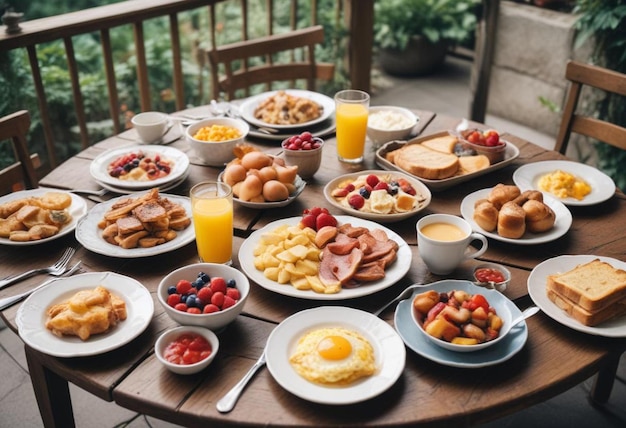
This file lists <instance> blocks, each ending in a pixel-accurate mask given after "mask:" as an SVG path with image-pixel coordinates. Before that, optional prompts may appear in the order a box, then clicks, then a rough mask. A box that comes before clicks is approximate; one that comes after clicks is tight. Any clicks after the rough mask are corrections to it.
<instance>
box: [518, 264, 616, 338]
mask: <svg viewBox="0 0 626 428" xmlns="http://www.w3.org/2000/svg"><path fill="white" fill-rule="evenodd" d="M594 259H600V260H601V261H603V262H606V263H609V264H610V265H612V266H613V267H614V268H617V269H622V270H626V262H623V261H621V260H617V259H614V258H611V257H603V256H594V255H564V256H557V257H553V258H551V259H548V260H545V261H543V262H541V263H539V264H538V265H537V266H535V268H534V269H533V270H532V271H531V272H530V275H529V276H528V282H527V284H528V294H529V295H530V298H531V299H532V300H533V302H535V304H536V305H537V306H539V307H540V308H541V310H542V311H543V312H545V314H546V315H548V316H549V317H550V318H552V319H553V320H555V321H557V322H558V323H560V324H563V325H564V326H567V327H569V328H571V329H574V330H577V331H580V332H583V333H587V334H593V335H595V336H604V337H626V316H622V317H619V318H615V319H613V320H609V321H606V322H604V323H602V324H600V325H597V326H594V327H589V326H586V325H584V324H581V323H580V322H578V321H577V320H575V319H574V318H572V317H570V316H569V315H567V313H566V312H565V311H563V310H562V309H561V308H559V307H558V306H557V305H555V304H554V303H552V301H551V300H550V299H549V298H548V295H547V294H546V281H547V278H548V275H554V274H557V273H563V272H567V271H569V270H571V269H574V268H575V267H576V266H578V265H580V264H584V263H588V262H590V261H592V260H594Z"/></svg>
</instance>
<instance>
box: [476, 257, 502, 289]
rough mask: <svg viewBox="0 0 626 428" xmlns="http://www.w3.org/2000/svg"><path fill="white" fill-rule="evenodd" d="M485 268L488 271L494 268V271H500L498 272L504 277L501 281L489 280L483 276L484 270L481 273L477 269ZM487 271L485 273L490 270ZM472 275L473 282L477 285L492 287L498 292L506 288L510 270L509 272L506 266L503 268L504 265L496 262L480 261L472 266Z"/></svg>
mask: <svg viewBox="0 0 626 428" xmlns="http://www.w3.org/2000/svg"><path fill="white" fill-rule="evenodd" d="M485 269H487V270H488V271H489V270H495V271H498V272H500V274H501V275H502V277H503V278H504V279H503V280H502V281H490V280H488V279H489V278H484V275H485V273H484V272H483V273H481V272H479V271H482V270H485ZM488 271H487V272H486V273H487V274H490V272H488ZM473 275H474V280H475V281H476V282H475V284H476V285H479V286H481V287H486V288H493V289H496V290H498V291H500V292H503V291H504V290H506V287H507V286H508V285H509V282H510V281H511V272H509V270H508V269H507V268H505V267H504V266H502V265H501V264H498V263H481V264H479V265H478V266H476V267H475V268H474V273H473ZM485 279H487V280H485Z"/></svg>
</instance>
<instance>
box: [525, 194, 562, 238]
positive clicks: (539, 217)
mask: <svg viewBox="0 0 626 428" xmlns="http://www.w3.org/2000/svg"><path fill="white" fill-rule="evenodd" d="M522 209H523V210H524V212H525V213H526V229H528V231H529V232H532V233H541V232H545V231H547V230H550V229H552V226H554V221H555V220H556V215H555V214H554V211H553V210H552V208H550V207H549V206H547V205H546V204H544V203H543V202H539V201H537V200H535V199H530V200H528V201H526V202H525V203H524V205H522Z"/></svg>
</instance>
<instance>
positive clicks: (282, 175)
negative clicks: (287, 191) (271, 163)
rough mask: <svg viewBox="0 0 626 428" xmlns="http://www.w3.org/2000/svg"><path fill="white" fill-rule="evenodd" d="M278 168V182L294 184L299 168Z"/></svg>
mask: <svg viewBox="0 0 626 428" xmlns="http://www.w3.org/2000/svg"><path fill="white" fill-rule="evenodd" d="M275 167H276V173H277V175H278V177H277V178H278V181H280V182H281V183H293V182H294V180H295V179H296V175H297V174H298V167H297V166H296V165H294V166H278V165H275Z"/></svg>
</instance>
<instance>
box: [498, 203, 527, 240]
mask: <svg viewBox="0 0 626 428" xmlns="http://www.w3.org/2000/svg"><path fill="white" fill-rule="evenodd" d="M525 232H526V212H525V211H524V209H523V208H522V207H520V206H519V205H517V204H516V203H515V202H513V201H509V202H506V203H505V204H504V205H502V208H500V213H499V214H498V235H500V236H502V237H504V238H512V239H517V238H521V237H522V236H523V235H524V233H525Z"/></svg>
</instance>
